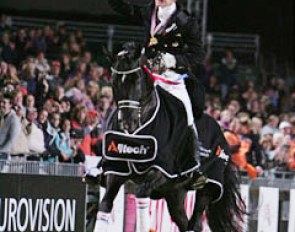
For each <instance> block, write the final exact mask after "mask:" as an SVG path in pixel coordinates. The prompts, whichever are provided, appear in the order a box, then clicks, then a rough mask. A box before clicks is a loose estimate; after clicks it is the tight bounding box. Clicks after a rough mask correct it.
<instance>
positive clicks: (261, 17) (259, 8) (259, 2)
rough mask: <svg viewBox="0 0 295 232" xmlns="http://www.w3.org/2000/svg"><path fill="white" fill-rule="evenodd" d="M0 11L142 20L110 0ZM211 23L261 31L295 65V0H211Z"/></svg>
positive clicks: (280, 57)
mask: <svg viewBox="0 0 295 232" xmlns="http://www.w3.org/2000/svg"><path fill="white" fill-rule="evenodd" d="M133 1H137V2H146V1H147V0H133ZM178 1H179V2H182V1H181V0H178ZM0 11H1V12H5V13H7V14H9V13H10V14H18V15H30V16H32V15H35V16H37V17H47V18H56V19H70V20H80V21H84V20H86V21H95V22H101V23H108V22H109V23H124V24H136V23H138V22H135V21H133V20H131V19H129V18H127V16H122V15H120V16H119V15H118V14H116V12H115V11H114V10H112V9H111V8H110V7H109V5H108V3H107V0H83V1H82V0H1V1H0ZM61 13H62V14H61ZM207 25H208V31H210V32H237V33H254V34H259V35H260V36H261V46H262V47H261V49H262V52H263V53H264V54H266V55H273V54H274V55H275V56H276V57H277V61H278V62H286V61H287V62H288V63H289V64H292V66H293V67H294V39H295V38H294V0H209V5H208V23H207Z"/></svg>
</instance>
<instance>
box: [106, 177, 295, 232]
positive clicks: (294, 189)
mask: <svg viewBox="0 0 295 232" xmlns="http://www.w3.org/2000/svg"><path fill="white" fill-rule="evenodd" d="M281 174H282V173H281ZM271 179H272V178H270V177H268V178H259V179H258V180H257V181H250V180H249V179H247V178H243V181H242V182H244V183H246V184H241V194H242V197H243V199H244V201H245V203H246V207H247V211H248V212H249V213H250V215H249V216H245V218H244V222H242V221H240V222H239V223H240V224H241V225H242V226H243V232H256V231H259V232H283V231H286V232H294V231H295V186H294V184H291V185H288V181H287V180H285V188H281V189H279V188H278V187H275V183H276V182H282V180H273V181H270V180H271ZM290 181H292V182H293V180H292V179H291V180H290ZM263 182H264V184H263ZM283 182H284V181H283ZM282 184H283V183H280V185H282ZM288 187H291V189H288ZM124 191H125V194H124ZM129 192H132V190H130V186H128V185H127V186H125V189H121V191H120V194H119V195H118V197H117V199H116V200H115V204H114V210H113V213H112V215H113V216H112V219H111V222H110V228H112V229H111V230H109V231H110V232H114V231H116V232H117V231H118V232H135V225H136V206H135V196H134V195H133V194H130V193H129ZM194 200H195V194H194V192H193V191H191V192H189V193H188V195H187V198H186V200H185V208H186V211H187V215H188V217H190V216H191V215H192V211H193V206H194ZM118 202H119V203H118ZM122 207H124V210H122ZM150 216H151V226H150V228H151V229H152V230H154V231H156V232H178V229H177V227H176V225H175V224H174V223H173V222H172V221H171V218H170V216H169V213H168V209H167V205H166V202H165V200H155V201H154V200H152V201H151V203H150ZM116 220H120V222H118V221H116ZM118 225H124V227H123V228H122V227H121V226H118ZM203 227H204V229H203V232H210V229H209V227H208V225H207V220H206V215H204V216H203Z"/></svg>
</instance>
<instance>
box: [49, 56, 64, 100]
mask: <svg viewBox="0 0 295 232" xmlns="http://www.w3.org/2000/svg"><path fill="white" fill-rule="evenodd" d="M46 80H47V83H48V88H49V89H48V93H49V97H53V96H52V95H53V93H54V92H55V90H56V88H57V86H62V85H63V84H64V83H63V79H62V78H61V77H60V62H59V61H52V62H51V74H50V75H47V76H46Z"/></svg>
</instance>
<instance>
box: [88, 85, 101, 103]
mask: <svg viewBox="0 0 295 232" xmlns="http://www.w3.org/2000/svg"><path fill="white" fill-rule="evenodd" d="M86 94H87V96H89V98H90V100H91V101H92V103H93V104H94V105H97V102H98V98H99V95H100V91H99V86H98V84H97V83H95V82H94V81H89V82H88V84H87V86H86Z"/></svg>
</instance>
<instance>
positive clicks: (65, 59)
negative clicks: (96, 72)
mask: <svg viewBox="0 0 295 232" xmlns="http://www.w3.org/2000/svg"><path fill="white" fill-rule="evenodd" d="M61 60H62V62H61V71H60V76H61V77H62V78H63V80H64V82H65V80H66V79H67V78H68V77H69V76H70V73H71V71H72V67H71V57H70V55H69V54H68V53H63V54H62V58H61Z"/></svg>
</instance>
